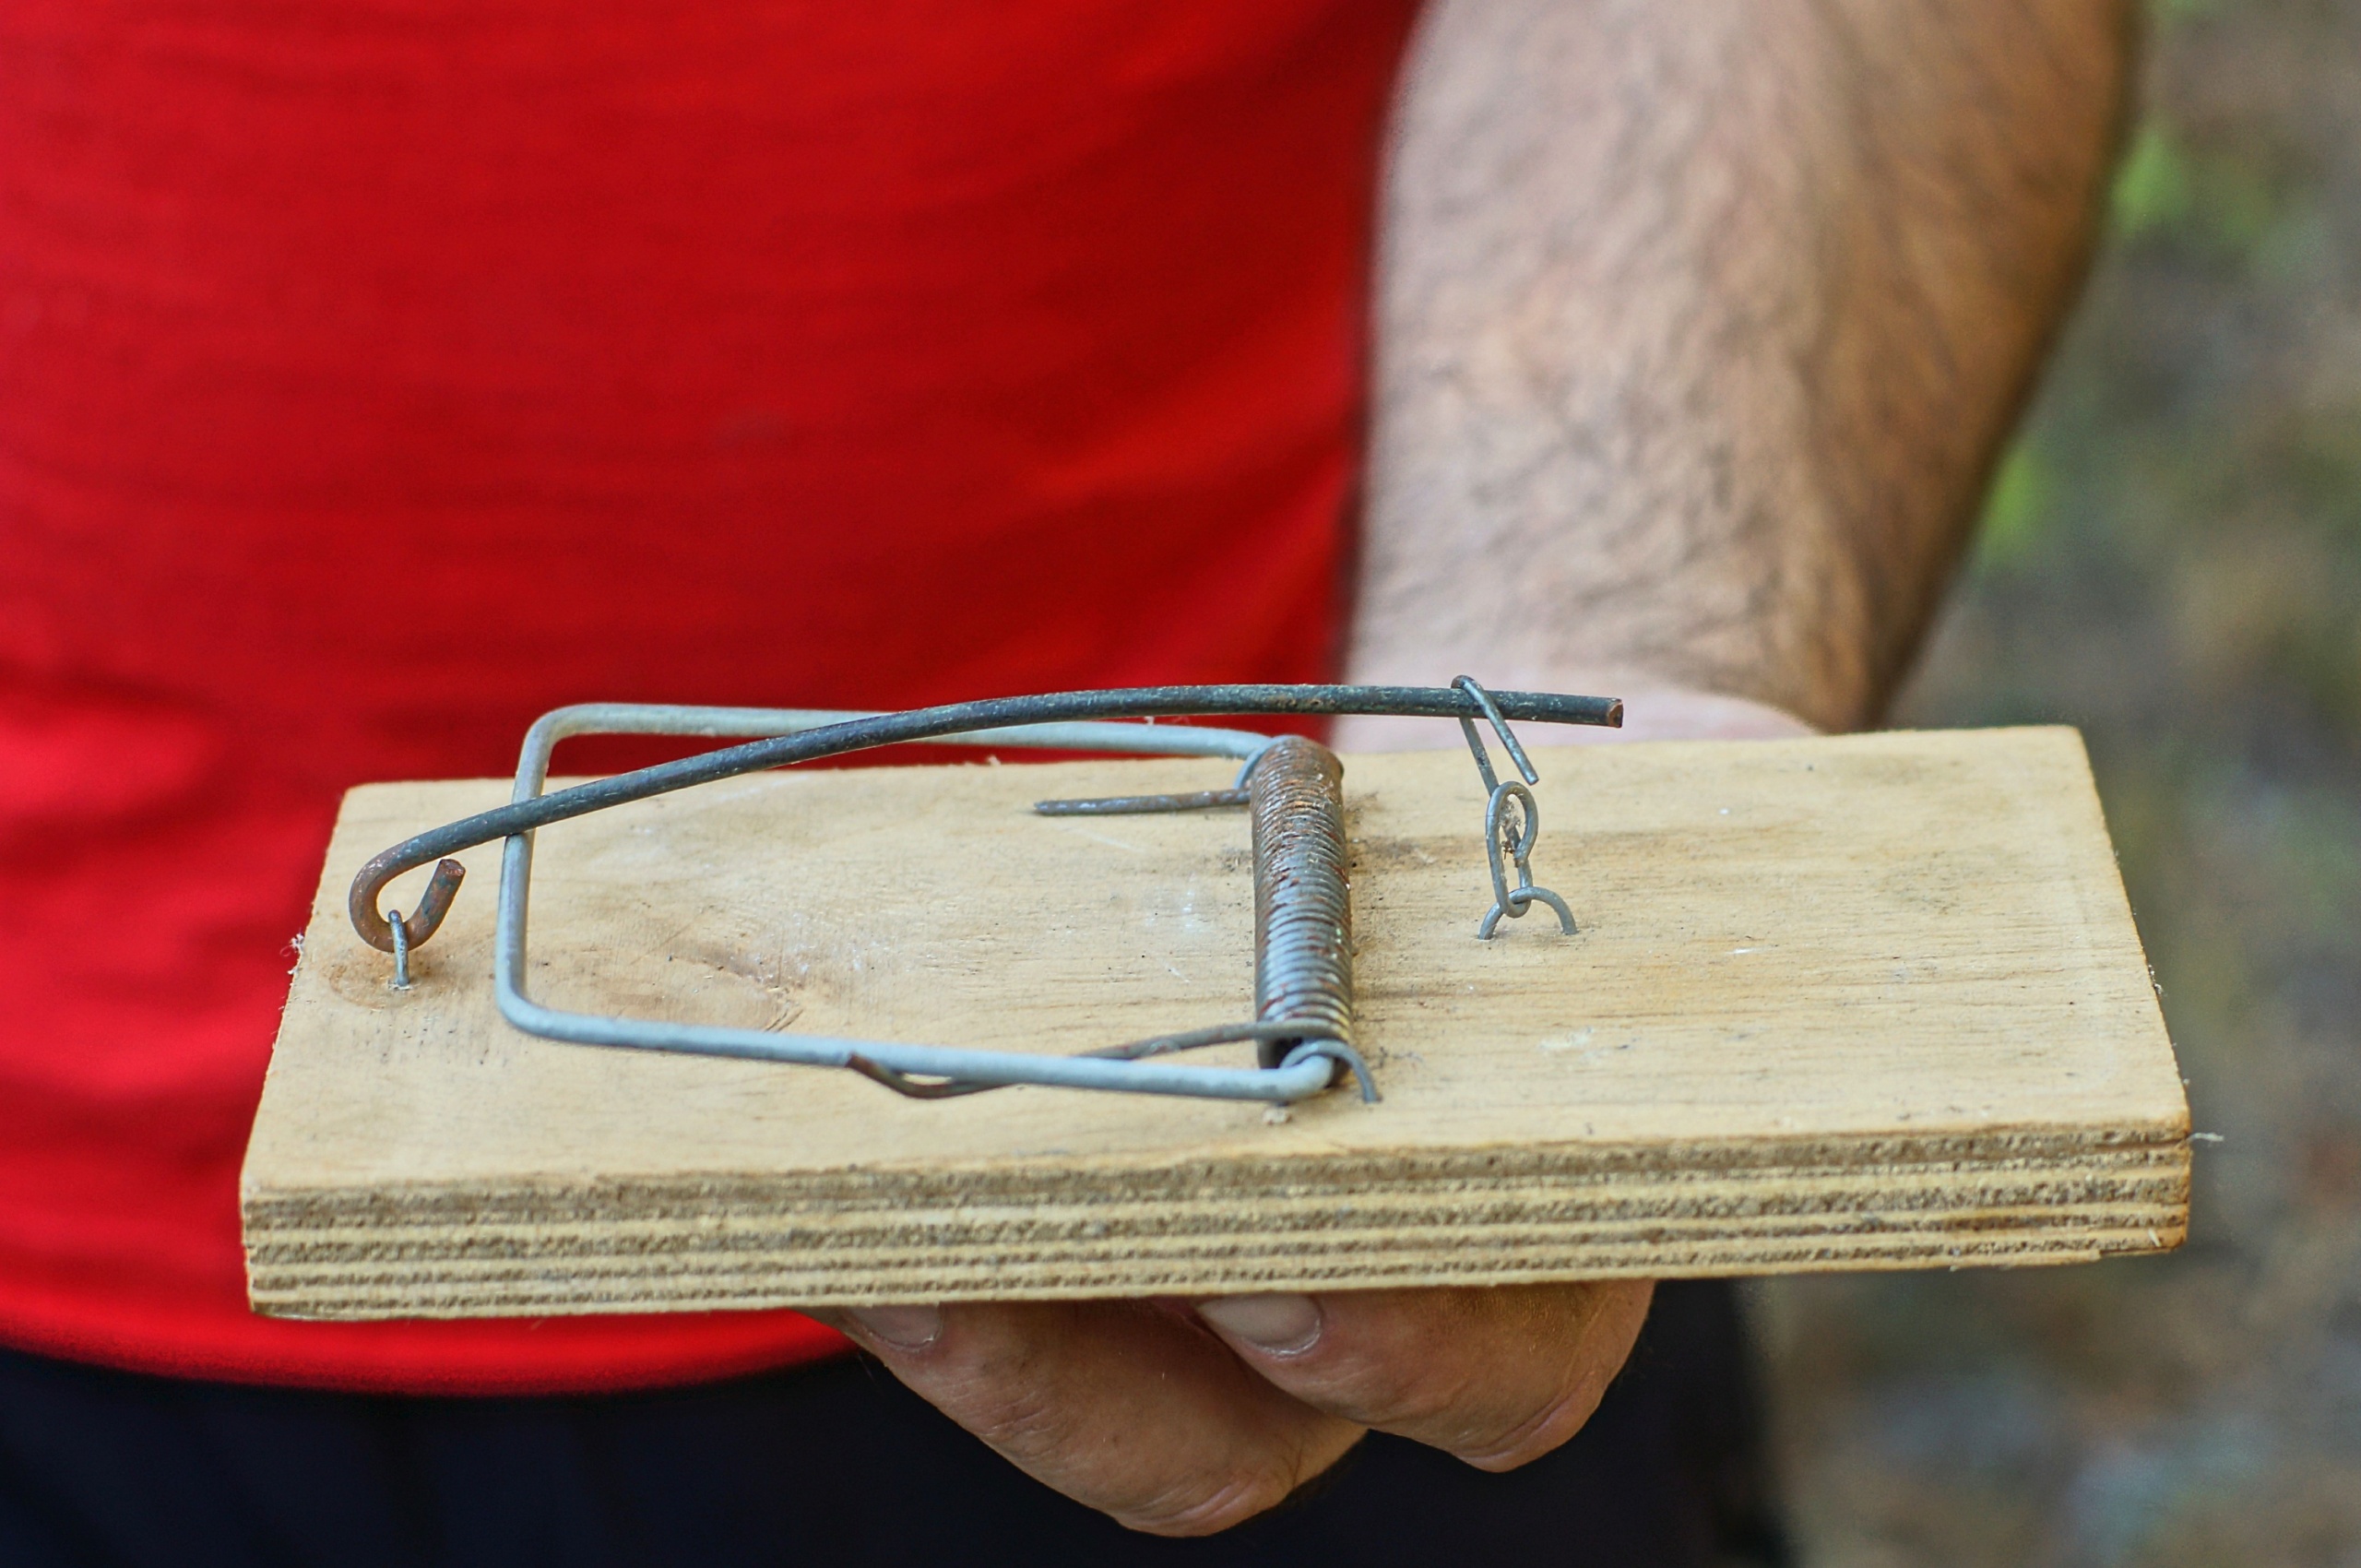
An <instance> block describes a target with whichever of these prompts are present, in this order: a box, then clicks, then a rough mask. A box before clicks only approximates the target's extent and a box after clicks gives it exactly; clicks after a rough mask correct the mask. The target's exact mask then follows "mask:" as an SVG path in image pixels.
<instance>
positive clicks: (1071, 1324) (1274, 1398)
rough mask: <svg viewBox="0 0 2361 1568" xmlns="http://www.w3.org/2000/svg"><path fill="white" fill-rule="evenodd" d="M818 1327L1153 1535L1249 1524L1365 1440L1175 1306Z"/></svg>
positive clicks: (1054, 1482) (960, 1308)
mask: <svg viewBox="0 0 2361 1568" xmlns="http://www.w3.org/2000/svg"><path fill="white" fill-rule="evenodd" d="M827 1317H828V1321H829V1322H831V1323H833V1324H835V1325H836V1327H838V1328H840V1329H842V1330H843V1331H844V1332H845V1333H846V1334H848V1336H851V1337H852V1338H853V1340H854V1341H855V1342H857V1343H858V1344H860V1346H861V1348H864V1349H866V1350H868V1351H869V1352H870V1353H871V1354H872V1355H874V1356H875V1357H877V1359H878V1360H881V1361H883V1362H884V1363H885V1365H886V1366H887V1367H888V1368H890V1369H891V1370H892V1372H894V1375H895V1376H896V1377H898V1378H900V1379H901V1380H902V1382H903V1383H905V1384H908V1385H909V1387H910V1388H911V1389H912V1390H914V1391H915V1392H917V1393H918V1394H919V1396H921V1397H922V1398H924V1399H926V1400H927V1401H928V1402H929V1403H931V1404H932V1405H933V1406H934V1407H935V1408H938V1409H940V1410H942V1411H943V1414H945V1415H947V1416H949V1417H950V1418H951V1419H952V1420H955V1421H956V1422H958V1423H959V1424H960V1425H961V1426H963V1427H965V1428H967V1430H968V1431H971V1432H974V1433H975V1434H976V1435H977V1436H978V1437H979V1438H981V1439H983V1441H984V1442H985V1443H989V1444H990V1445H991V1447H993V1448H994V1449H996V1450H998V1451H999V1452H1000V1453H1001V1454H1002V1455H1004V1456H1005V1457H1007V1458H1008V1459H1010V1460H1012V1461H1013V1462H1014V1463H1015V1464H1016V1466H1017V1467H1019V1468H1021V1469H1023V1470H1024V1471H1026V1473H1027V1474H1028V1475H1031V1476H1033V1477H1034V1478H1035V1479H1038V1480H1040V1481H1042V1482H1044V1483H1046V1484H1047V1485H1049V1486H1050V1487H1053V1488H1055V1489H1056V1490H1057V1491H1062V1492H1063V1493H1065V1494H1066V1495H1067V1496H1068V1497H1071V1498H1074V1499H1075V1500H1076V1501H1078V1502H1081V1503H1087V1504H1089V1505H1090V1506H1091V1507H1093V1508H1097V1509H1098V1510H1100V1511H1101V1512H1103V1513H1106V1514H1109V1515H1112V1516H1113V1517H1114V1518H1115V1519H1116V1520H1118V1521H1119V1522H1121V1523H1122V1524H1125V1525H1128V1526H1131V1527H1133V1529H1138V1530H1145V1531H1148V1532H1150V1533H1153V1534H1157V1535H1172V1536H1186V1535H1204V1534H1208V1533H1210V1532H1212V1531H1215V1530H1219V1529H1223V1528H1226V1527H1227V1526H1230V1525H1233V1524H1236V1523H1238V1522H1239V1521H1240V1520H1242V1519H1245V1518H1248V1517H1251V1516H1252V1515H1255V1514H1259V1513H1261V1512H1262V1511H1263V1510H1264V1509H1265V1508H1268V1507H1270V1506H1271V1505H1272V1504H1274V1503H1277V1502H1279V1501H1280V1500H1281V1499H1283V1498H1285V1497H1286V1496H1287V1493H1288V1492H1290V1491H1294V1490H1295V1488H1296V1487H1297V1486H1299V1485H1300V1484H1301V1483H1302V1482H1304V1481H1306V1480H1309V1479H1311V1478H1312V1477H1313V1476H1316V1475H1318V1474H1319V1473H1320V1472H1321V1471H1323V1470H1324V1469H1326V1468H1327V1467H1329V1466H1331V1465H1333V1464H1335V1462H1336V1460H1337V1459H1338V1458H1340V1457H1341V1456H1342V1455H1344V1453H1345V1451H1346V1450H1347V1449H1348V1448H1350V1447H1351V1446H1352V1445H1353V1443H1355V1442H1356V1441H1358V1439H1359V1437H1360V1435H1361V1429H1360V1428H1359V1427H1358V1426H1357V1425H1355V1424H1353V1423H1352V1422H1351V1421H1349V1420H1345V1419H1343V1418H1341V1417H1338V1416H1335V1415H1330V1414H1325V1413H1323V1412H1321V1411H1317V1410H1314V1409H1311V1408H1309V1407H1307V1406H1305V1405H1303V1404H1301V1403H1299V1402H1298V1401H1297V1400H1295V1399H1292V1398H1290V1397H1289V1396H1287V1395H1286V1394H1285V1393H1283V1392H1281V1391H1280V1389H1279V1388H1278V1387H1276V1386H1275V1385H1274V1384H1272V1383H1271V1382H1270V1381H1268V1380H1267V1379H1264V1378H1262V1377H1258V1376H1256V1375H1255V1374H1254V1373H1253V1372H1250V1371H1248V1370H1247V1369H1246V1368H1245V1367H1243V1366H1241V1365H1240V1363H1239V1360H1238V1358H1237V1357H1236V1356H1234V1355H1232V1354H1231V1353H1230V1351H1229V1349H1228V1347H1227V1346H1225V1345H1224V1344H1223V1343H1222V1342H1221V1340H1220V1339H1219V1338H1217V1337H1216V1336H1215V1335H1214V1334H1212V1333H1211V1332H1209V1331H1208V1330H1207V1329H1206V1328H1205V1327H1204V1325H1203V1324H1201V1323H1200V1322H1199V1321H1198V1320H1197V1318H1196V1317H1195V1316H1194V1315H1193V1314H1192V1313H1189V1312H1188V1311H1187V1310H1186V1309H1183V1308H1178V1307H1166V1306H1162V1305H1158V1304H1157V1303H1152V1302H1145V1301H1076V1302H1015V1303H961V1304H956V1305H952V1306H945V1307H885V1308H876V1309H872V1310H868V1311H864V1312H860V1313H850V1312H848V1313H830V1314H827Z"/></svg>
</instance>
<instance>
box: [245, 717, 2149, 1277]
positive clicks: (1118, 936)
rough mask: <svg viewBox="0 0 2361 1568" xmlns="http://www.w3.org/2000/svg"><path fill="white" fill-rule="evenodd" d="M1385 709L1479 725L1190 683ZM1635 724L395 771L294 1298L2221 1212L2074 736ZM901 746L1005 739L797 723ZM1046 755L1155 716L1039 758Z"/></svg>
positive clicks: (714, 727) (1386, 1266)
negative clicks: (1446, 743)
mask: <svg viewBox="0 0 2361 1568" xmlns="http://www.w3.org/2000/svg"><path fill="white" fill-rule="evenodd" d="M1340 712H1388V713H1409V714H1421V715H1425V716H1429V717H1432V718H1435V719H1438V720H1442V721H1450V720H1456V721H1458V723H1459V725H1460V729H1461V732H1462V735H1463V737H1464V739H1465V747H1464V748H1459V749H1453V750H1437V751H1432V752H1420V753H1411V754H1391V755H1370V756H1347V757H1344V758H1342V759H1338V758H1336V757H1335V756H1334V755H1332V754H1330V753H1328V752H1327V751H1326V749H1325V748H1323V747H1322V746H1320V745H1318V744H1316V743H1315V742H1311V741H1309V740H1306V739H1304V738H1302V737H1300V736H1293V737H1277V738H1275V737H1273V736H1271V735H1266V734H1260V733H1253V732H1249V731H1237V730H1217V729H1211V728H1206V727H1204V726H1202V725H1198V724H1193V723H1190V724H1179V723H1169V722H1165V723H1159V722H1142V720H1155V719H1175V718H1181V717H1184V716H1192V715H1213V716H1219V715H1240V714H1262V715H1270V714H1278V715H1290V714H1292V715H1307V716H1316V715H1324V714H1332V713H1340ZM1618 720H1619V705H1618V704H1615V703H1613V702H1612V701H1610V700H1608V699H1600V698H1592V697H1574V696H1562V695H1554V694H1536V693H1515V692H1499V693H1492V692H1488V691H1486V690H1485V689H1484V688H1483V687H1481V686H1479V685H1477V683H1474V682H1473V681H1468V680H1465V679H1463V680H1462V681H1460V682H1458V683H1454V684H1453V686H1451V687H1448V688H1434V689H1428V688H1400V687H1335V686H1325V687H1323V686H1281V687H1271V686H1230V687H1160V688H1145V689H1139V690H1133V691H1128V692H1099V693H1088V692H1086V693H1065V694H1056V695H1050V696H1043V697H1030V698H1009V699H996V700H994V701H991V702H979V703H967V704H958V705H953V706H951V707H943V708H934V709H922V710H916V711H913V712H910V713H903V714H887V715H844V714H833V713H808V712H798V711H771V710H748V709H706V708H670V707H637V706H590V707H577V708H570V709H562V710H560V711H559V712H557V713H554V714H552V715H550V716H548V717H546V718H544V719H542V720H541V721H540V723H539V724H537V725H536V726H535V727H534V729H533V731H531V733H530V734H529V735H528V738H527V742H526V746H525V753H524V759H523V761H522V763H521V764H520V766H519V770H518V774H517V777H516V779H515V780H514V781H513V783H512V782H509V781H496V782H495V781H483V780H459V781H445V782H432V783H409V784H378V785H368V786H364V787H362V788H361V789H358V790H353V791H352V792H351V793H350V795H349V796H348V797H347V799H346V802H345V804H344V809H343V812H342V814H341V816H340V817H339V819H338V826H337V829H336V832H335V835H334V838H333V840H332V842H331V844H330V846H329V849H328V854H327V863H326V872H325V875H324V878H323V881H322V884H321V890H320V895H319V898H318V900H317V902H316V904H315V906H314V911H313V915H312V919H311V922H310V925H309V928H308V929H307V931H306V932H305V936H304V941H303V957H302V961H301V963H300V964H299V965H298V967H297V969H296V972H295V976H294V981H293V985H292V988H291V993H290V996H289V1000H288V1006H287V1010H286V1014H285V1016H284V1019H283V1021H282V1025H281V1028H280V1031H279V1039H278V1043H277V1046H276V1048H275V1050H274V1053H273V1056H272V1061H271V1065H270V1071H269V1075H268V1079H267V1083H266V1086H265V1089H264V1094H263V1099H262V1103H261V1107H260V1110H259V1111H258V1112H257V1115H256V1120H255V1130H254V1134H253V1138H252V1141H251V1143H250V1145H249V1147H248V1151H247V1157H246V1163H245V1169H244V1173H243V1188H242V1207H243V1224H244V1233H245V1242H246V1251H247V1261H248V1275H249V1286H250V1291H251V1295H252V1298H253V1301H254V1303H255V1307H256V1309H257V1310H259V1311H262V1312H266V1313H276V1314H282V1315H290V1316H301V1317H336V1318H372V1317H417V1316H484V1315H543V1314H548V1313H601V1312H647V1311H660V1310H682V1311H694V1310H710V1309H717V1308H737V1307H759V1306H778V1305H803V1306H824V1305H854V1304H864V1303H873V1302H884V1301H952V1300H975V1299H991V1298H1001V1299H1013V1298H1048V1297H1087V1296H1140V1295H1150V1294H1183V1295H1188V1294H1212V1293H1228V1292H1236V1291H1246V1290H1264V1289H1351V1288H1356V1287H1359V1288H1374V1287H1393V1286H1414V1285H1434V1284H1489V1283H1506V1282H1512V1281H1531V1280H1544V1279H1573V1278H1583V1277H1603V1276H1616V1275H1621V1276H1651V1277H1666V1276H1679V1275H1730V1274H1759V1273H1777V1272H1791V1271H1798V1270H1837V1269H1859V1268H1910V1267H1940V1266H1958V1265H1967V1264H1996V1265H2022V1264H2039V1263H2061V1262H2070V1261H2076V1260H2082V1259H2088V1258H2093V1257H2096V1256H2100V1255H2103V1254H2106V1253H2122V1252H2146V1251H2154V1250H2159V1249H2164V1248H2168V1247H2171V1246H2174V1245H2177V1243H2178V1242H2179V1241H2180V1239H2181V1237H2182V1235H2183V1233H2184V1230H2185V1228H2186V1219H2187V1203H2188V1185H2189V1119H2188V1110H2187V1104H2186V1101H2185V1099H2184V1098H2183V1095H2182V1090H2181V1085H2180V1080H2179V1076H2178V1073H2177V1068H2176V1066H2175V1063H2174V1060H2173V1055H2172V1049H2171V1045H2170V1043H2169V1041H2168V1040H2167V1039H2166V1037H2165V1028H2164V1024H2163V1019H2162V1016H2161V1014H2160V1012H2159V1010H2158V1008H2157V1004H2156V999H2155V995H2154V992H2153V987H2152V984H2151V981H2150V978H2149V974H2148V970H2147V967H2146V963H2145V960H2144V958H2143V956H2142V952H2141V948H2140V944H2139V939H2138V935H2137V933H2136V932H2135V930H2134V929H2133V926H2132V922H2131V917H2130V909H2129V908H2128V906H2127V904H2126V901H2125V897H2124V893H2123V888H2122V885H2121V883H2120V881H2119V879H2118V875H2117V873H2116V870H2115V864H2114V859H2113V854H2112V850H2111V849H2110V846H2109V844H2108V841H2107V837H2106V827H2105V824H2104V821H2103V819H2102V817H2101V815H2100V812H2099V806H2098V802H2097V799H2096V796H2095V793H2094V790H2093V788H2092V784H2091V779H2090V774H2089V768H2088V765H2087V762H2086V760H2085V759H2084V756H2083V754H2082V745H2081V742H2080V740H2079V738H2078V737H2077V736H2076V735H2075V734H2074V733H2073V732H2072V731H2070V730H2063V729H2028V730H2011V731H1952V732H1925V733H1907V732H1905V733H1893V734H1879V735H1864V736H1846V737H1832V738H1827V739H1816V740H1797V741H1782V742H1652V743H1643V744H1630V745H1618V746H1602V747H1570V746H1555V747H1552V746H1547V745H1543V744H1540V743H1538V742H1539V739H1540V737H1541V736H1542V735H1543V734H1544V733H1546V731H1541V730H1538V729H1537V728H1536V726H1541V725H1548V724H1562V723H1585V724H1599V723H1608V724H1612V723H1615V722H1617V721H1618ZM1519 726H1523V727H1525V736H1524V739H1523V741H1522V742H1521V741H1520V739H1519V736H1518V727H1519ZM615 731H622V732H641V733H669V734H691V735H705V736H711V737H715V738H717V739H722V740H728V739H739V740H742V742H743V743H741V744H736V745H725V746H721V747H719V748H718V749H716V750H713V751H709V752H706V753H703V754H699V755H696V756H692V757H689V758H686V759H683V760H682V761H680V762H675V763H668V764H665V765H663V766H660V767H656V768H647V769H642V770H639V771H638V772H636V773H632V774H623V775H617V776H615V777H613V778H605V779H597V780H589V781H585V782H581V783H561V784H560V785H557V786H555V787H552V785H551V783H550V781H549V780H548V778H547V777H546V776H547V774H548V772H549V769H550V766H551V762H552V754H553V752H554V750H555V748H556V747H557V745H558V744H559V743H560V742H562V741H563V740H564V738H566V737H567V736H569V735H574V734H582V733H590V732H615ZM1446 732H1448V731H1446ZM909 741H939V742H958V743H963V744H966V745H968V746H970V747H972V748H975V749H976V752H975V754H976V758H977V759H976V760H975V761H974V762H970V763H964V764H958V765H952V766H900V767H884V768H861V769H828V770H813V771H802V772H795V771H779V770H778V769H780V768H781V767H782V766H784V765H787V764H791V763H796V762H804V761H812V760H817V759H819V758H822V757H825V756H832V755H837V754H843V753H847V752H850V751H856V750H860V749H863V748H866V747H869V746H874V745H884V744H893V743H897V742H909ZM1044 747H1046V748H1050V749H1052V750H1056V751H1059V752H1062V753H1065V754H1076V753H1091V754H1146V755H1133V756H1125V757H1123V758H1122V759H1121V760H1097V761H1085V762H1051V763H1028V764H1024V765H1022V766H1020V765H1018V764H1017V763H1016V762H1014V760H1009V761H1005V762H1004V761H1003V758H1004V757H1006V758H1012V759H1013V758H1014V757H1015V756H1016V755H1018V754H1020V753H1021V752H1022V751H1024V750H1026V749H1028V748H1044ZM1495 747H1497V748H1498V750H1497V751H1496V750H1495V749H1494V748H1495ZM1528 747H1529V748H1530V749H1529V750H1528ZM1471 754H1472V757H1471ZM1471 760H1472V762H1473V766H1471ZM1545 820H1546V821H1547V823H1548V832H1547V834H1546V835H1545V834H1544V832H1543V823H1544V821H1545ZM388 846H391V848H388ZM463 882H464V883H465V885H466V887H467V891H466V892H465V893H464V894H463V893H462V892H461V887H462V884H463ZM486 885H489V886H486ZM404 905H407V906H408V909H409V912H408V913H406V914H405V913H402V912H399V911H400V909H401V908H402V907H403V906H404ZM987 1090H989V1091H991V1092H984V1091H987Z"/></svg>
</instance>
